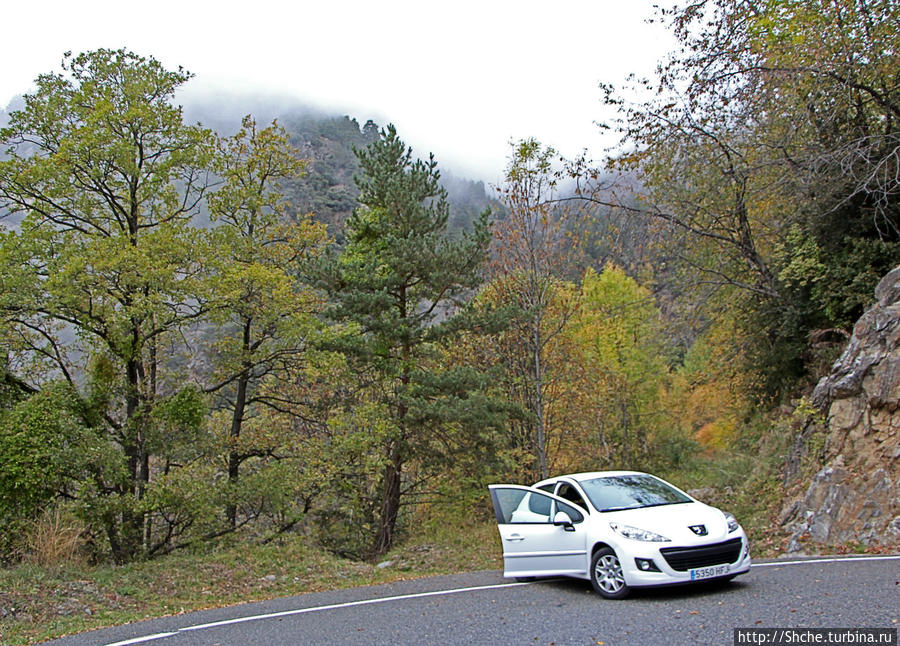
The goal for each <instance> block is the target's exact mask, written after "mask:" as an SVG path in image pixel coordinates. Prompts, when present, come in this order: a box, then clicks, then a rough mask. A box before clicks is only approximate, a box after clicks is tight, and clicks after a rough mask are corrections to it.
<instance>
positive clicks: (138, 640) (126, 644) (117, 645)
mask: <svg viewBox="0 0 900 646" xmlns="http://www.w3.org/2000/svg"><path fill="white" fill-rule="evenodd" d="M896 560H900V555H897V556H846V557H831V558H818V559H806V560H794V561H774V562H771V563H752V564H751V565H750V567H775V566H781V565H801V564H803V563H842V562H845V561H896ZM532 583H533V582H530V581H529V582H523V583H496V584H493V585H481V586H474V587H469V588H453V589H451V590H434V591H432V592H415V593H412V594H401V595H397V596H393V597H380V598H375V599H361V600H359V601H347V602H345V603H333V604H330V605H327V606H313V607H310V608H297V609H295V610H283V611H281V612H271V613H267V614H263V615H251V616H248V617H237V618H235V619H223V620H221V621H213V622H210V623H206V624H196V625H193V626H185V627H184V628H179V629H178V630H176V631H174V632H169V633H156V634H154V635H146V636H144V637H135V638H133V639H126V640H124V641H119V642H112V643H109V644H106V645H105V646H130V645H131V644H142V643H144V642H149V641H154V640H157V639H164V638H166V637H172V636H173V635H177V634H179V633H184V632H190V631H194V630H205V629H207V628H215V627H218V626H230V625H232V624H241V623H245V622H248V621H260V620H263V619H274V618H276V617H289V616H292V615H302V614H307V613H310V612H321V611H324V610H337V609H340V608H352V607H354V606H366V605H370V604H373V603H384V602H386V601H402V600H404V599H422V598H424V597H437V596H442V595H449V594H457V593H459V592H478V591H480V590H497V589H500V588H514V587H517V586H522V585H532Z"/></svg>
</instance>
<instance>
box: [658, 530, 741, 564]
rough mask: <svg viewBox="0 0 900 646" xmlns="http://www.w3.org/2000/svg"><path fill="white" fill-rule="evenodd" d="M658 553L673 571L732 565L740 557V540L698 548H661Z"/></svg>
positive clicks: (734, 539)
mask: <svg viewBox="0 0 900 646" xmlns="http://www.w3.org/2000/svg"><path fill="white" fill-rule="evenodd" d="M659 551H660V553H661V554H662V555H663V558H665V559H666V563H668V564H669V567H671V568H672V569H673V570H678V571H679V572H686V571H687V570H692V569H694V568H698V567H708V566H710V565H722V564H723V563H734V562H735V561H737V560H738V557H740V555H741V539H740V538H732V539H731V540H730V541H725V542H723V543H715V544H713V545H701V546H700V547H663V548H660V550H659Z"/></svg>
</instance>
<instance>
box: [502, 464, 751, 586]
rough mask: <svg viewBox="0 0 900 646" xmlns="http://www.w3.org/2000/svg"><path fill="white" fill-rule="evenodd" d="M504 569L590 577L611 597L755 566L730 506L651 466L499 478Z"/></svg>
mask: <svg viewBox="0 0 900 646" xmlns="http://www.w3.org/2000/svg"><path fill="white" fill-rule="evenodd" d="M490 492H491V500H492V501H493V503H494V512H495V513H496V515H497V525H498V528H499V530H500V539H501V542H502V545H503V576H505V577H514V578H518V579H521V578H532V577H544V576H559V575H565V576H572V577H577V578H580V579H589V580H590V582H591V584H592V585H593V587H594V589H595V590H596V591H597V592H599V593H600V594H601V595H602V596H604V597H606V598H608V599H621V598H622V597H624V596H626V595H627V594H628V592H629V591H630V589H631V588H635V587H642V586H660V585H672V584H679V583H690V582H692V581H704V580H709V579H730V578H733V577H735V576H737V575H738V574H743V573H745V572H747V571H748V570H749V569H750V549H749V545H748V541H747V535H746V534H745V533H744V530H743V528H742V527H741V526H740V525H739V524H738V522H737V520H735V518H734V516H732V515H731V514H729V513H726V512H722V511H719V510H718V509H716V508H715V507H710V506H708V505H705V504H703V503H702V502H700V501H698V500H695V499H694V498H692V497H691V496H689V495H687V494H686V493H684V492H683V491H681V490H680V489H678V488H677V487H674V486H672V485H671V484H669V483H667V482H665V481H664V480H662V479H660V478H657V477H656V476H652V475H649V474H647V473H639V472H636V471H597V472H593V473H576V474H572V475H563V476H558V477H555V478H550V479H548V480H542V481H541V482H538V483H537V484H535V485H534V486H533V487H523V486H520V485H505V484H502V485H490Z"/></svg>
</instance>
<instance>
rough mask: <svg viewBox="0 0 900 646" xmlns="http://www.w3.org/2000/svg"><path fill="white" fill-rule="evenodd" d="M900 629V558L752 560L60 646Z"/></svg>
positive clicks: (165, 629)
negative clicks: (602, 584) (718, 573)
mask: <svg viewBox="0 0 900 646" xmlns="http://www.w3.org/2000/svg"><path fill="white" fill-rule="evenodd" d="M788 627H804V628H862V627H869V628H900V557H890V558H885V557H880V558H854V559H837V560H830V559H829V560H825V559H814V560H808V561H802V562H798V561H776V562H768V563H756V564H754V567H753V568H752V569H751V571H750V572H749V573H748V574H746V575H743V576H741V577H738V578H737V579H735V580H734V581H732V582H731V583H727V584H724V585H723V584H718V585H710V584H705V585H702V586H699V587H698V586H688V587H679V588H659V589H652V590H643V591H641V590H636V591H634V592H633V593H632V595H631V596H630V597H629V598H627V599H625V600H622V601H606V600H603V599H602V598H601V597H600V596H599V595H597V594H595V593H594V592H593V591H592V590H591V587H590V584H589V583H588V582H587V581H578V580H566V579H556V580H550V581H539V582H535V583H528V584H516V583H510V582H509V581H507V580H505V579H503V578H502V576H501V574H500V573H499V572H476V573H470V574H463V575H454V576H447V577H436V578H431V579H423V580H419V581H406V582H400V583H395V584H391V585H382V586H373V587H367V588H356V589H352V590H342V591H338V592H325V593H316V594H307V595H301V596H297V597H289V598H285V599H277V600H273V601H267V602H262V603H253V604H245V605H240V606H232V607H230V608H220V609H216V610H207V611H203V612H196V613H190V614H185V615H179V616H175V617H165V618H162V619H155V620H150V621H145V622H141V623H137V624H131V625H128V626H120V627H117V628H109V629H104V630H98V631H94V632H91V633H85V634H82V635H73V636H70V637H65V638H62V639H58V640H54V641H52V642H48V643H49V644H54V645H56V646H86V645H91V646H94V645H103V646H111V645H113V644H115V645H116V646H125V645H126V644H147V645H149V646H214V645H217V646H231V645H235V646H237V645H245V644H246V645H251V646H282V645H284V646H296V645H307V644H310V645H313V644H329V645H330V644H353V645H357V644H359V645H364V644H386V645H390V646H401V645H405V644H409V645H415V646H425V645H429V644H435V645H440V646H446V645H448V644H465V645H467V646H478V645H482V644H484V645H490V646H501V645H505V644H542V645H545V646H546V645H557V646H562V645H568V644H578V645H585V646H587V645H590V644H594V645H596V644H598V643H602V644H604V645H606V646H621V645H629V644H635V645H640V646H647V645H651V644H726V645H727V644H733V643H734V629H735V628H788Z"/></svg>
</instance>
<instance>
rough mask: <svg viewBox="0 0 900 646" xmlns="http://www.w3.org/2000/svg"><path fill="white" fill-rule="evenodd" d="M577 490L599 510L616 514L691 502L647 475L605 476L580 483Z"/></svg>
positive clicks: (678, 492)
mask: <svg viewBox="0 0 900 646" xmlns="http://www.w3.org/2000/svg"><path fill="white" fill-rule="evenodd" d="M581 488H582V489H584V492H585V493H586V494H587V496H588V498H590V499H591V503H592V504H593V505H594V507H596V508H597V509H598V510H599V511H619V510H622V509H639V508H641V507H658V506H660V505H677V504H680V503H685V502H691V499H690V498H688V497H687V496H685V495H684V494H683V493H681V492H680V491H678V490H677V489H675V488H674V487H671V486H669V485H667V484H666V483H665V482H663V481H662V480H659V479H657V478H654V477H653V476H648V475H622V476H606V477H603V478H593V479H591V480H583V481H582V482H581Z"/></svg>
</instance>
